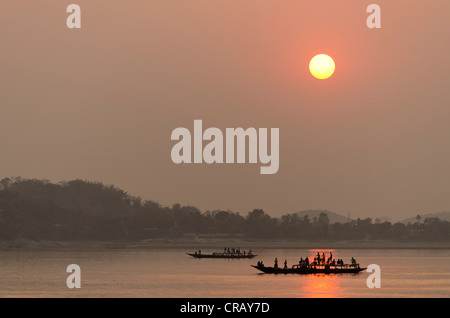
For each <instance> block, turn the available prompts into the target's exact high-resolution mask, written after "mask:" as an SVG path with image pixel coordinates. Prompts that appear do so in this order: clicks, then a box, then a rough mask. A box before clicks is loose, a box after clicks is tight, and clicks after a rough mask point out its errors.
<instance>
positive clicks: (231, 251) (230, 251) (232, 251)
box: [223, 247, 252, 256]
mask: <svg viewBox="0 0 450 318" xmlns="http://www.w3.org/2000/svg"><path fill="white" fill-rule="evenodd" d="M223 253H224V254H232V255H234V254H238V255H240V254H241V253H242V254H243V255H244V256H245V254H246V252H245V250H242V251H241V248H240V247H239V248H234V247H233V248H231V249H230V248H229V247H224V248H223ZM247 255H252V250H248V253H247Z"/></svg>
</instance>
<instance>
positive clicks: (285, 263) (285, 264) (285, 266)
mask: <svg viewBox="0 0 450 318" xmlns="http://www.w3.org/2000/svg"><path fill="white" fill-rule="evenodd" d="M284 269H287V260H284Z"/></svg>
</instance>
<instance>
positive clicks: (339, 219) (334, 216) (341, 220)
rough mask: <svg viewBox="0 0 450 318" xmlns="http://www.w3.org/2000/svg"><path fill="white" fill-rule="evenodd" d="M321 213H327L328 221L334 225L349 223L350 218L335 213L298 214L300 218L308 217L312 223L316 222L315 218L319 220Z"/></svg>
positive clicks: (316, 211) (305, 211)
mask: <svg viewBox="0 0 450 318" xmlns="http://www.w3.org/2000/svg"><path fill="white" fill-rule="evenodd" d="M320 213H326V214H327V215H328V219H329V220H330V224H333V223H337V222H339V223H347V222H348V221H349V219H348V217H345V216H343V215H340V214H337V213H335V212H331V211H328V210H303V211H300V212H297V213H296V214H297V215H298V216H299V217H304V216H305V215H308V217H309V219H310V220H311V221H313V220H314V217H316V218H319V215H320Z"/></svg>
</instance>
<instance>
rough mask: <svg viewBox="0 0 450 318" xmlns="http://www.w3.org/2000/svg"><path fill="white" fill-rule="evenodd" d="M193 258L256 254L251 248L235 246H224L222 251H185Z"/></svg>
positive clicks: (238, 256) (248, 256) (246, 256)
mask: <svg viewBox="0 0 450 318" xmlns="http://www.w3.org/2000/svg"><path fill="white" fill-rule="evenodd" d="M186 254H187V255H190V256H192V257H195V258H238V259H239V258H253V257H255V256H257V255H256V254H253V251H252V250H248V251H247V252H246V251H245V250H241V249H240V248H239V249H235V248H232V249H230V248H224V251H223V252H214V253H211V254H203V253H202V251H201V250H198V251H196V252H195V253H186Z"/></svg>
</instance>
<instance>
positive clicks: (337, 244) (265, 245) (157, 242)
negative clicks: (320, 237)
mask: <svg viewBox="0 0 450 318" xmlns="http://www.w3.org/2000/svg"><path fill="white" fill-rule="evenodd" d="M224 247H236V248H241V249H246V250H247V249H252V250H257V249H450V242H443V241H430V242H410V241H409V242H405V241H387V240H385V241H381V240H360V241H357V240H350V241H289V240H256V239H236V238H234V239H225V238H220V239H211V238H208V239H148V240H142V241H33V240H23V239H22V240H14V241H0V251H33V250H34V251H44V250H55V251H56V250H64V251H67V250H91V251H101V250H146V249H174V248H186V249H187V250H196V249H202V250H207V249H210V250H223V248H224Z"/></svg>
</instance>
